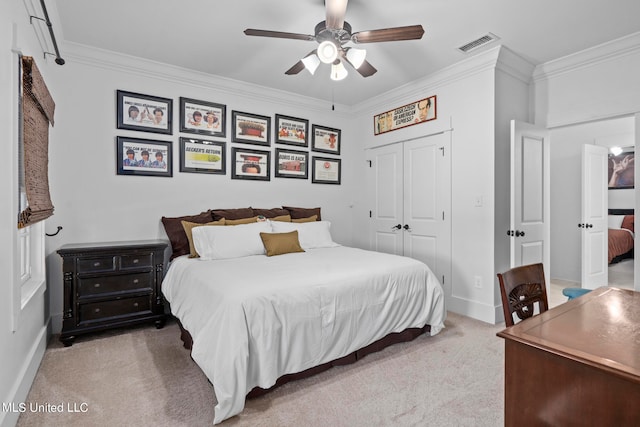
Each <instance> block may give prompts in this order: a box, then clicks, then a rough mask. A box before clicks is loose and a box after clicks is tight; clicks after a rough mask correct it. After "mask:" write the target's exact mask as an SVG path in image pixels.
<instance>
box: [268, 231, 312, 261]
mask: <svg viewBox="0 0 640 427" xmlns="http://www.w3.org/2000/svg"><path fill="white" fill-rule="evenodd" d="M260 238H261V239H262V244H263V245H264V249H265V250H266V251H267V256H274V255H284V254H290V253H294V252H304V249H302V247H301V246H300V241H299V240H298V230H293V231H291V232H289V233H260Z"/></svg>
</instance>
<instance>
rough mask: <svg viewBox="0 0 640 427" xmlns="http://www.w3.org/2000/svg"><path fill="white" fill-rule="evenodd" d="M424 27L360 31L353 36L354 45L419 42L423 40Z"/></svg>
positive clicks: (411, 26) (410, 26) (412, 26)
mask: <svg viewBox="0 0 640 427" xmlns="http://www.w3.org/2000/svg"><path fill="white" fill-rule="evenodd" d="M423 34H424V28H422V25H409V26H406V27H395V28H383V29H380V30H370V31H360V32H357V33H354V34H353V35H352V36H351V41H352V42H354V43H376V42H394V41H400V40H418V39H421V38H422V35H423Z"/></svg>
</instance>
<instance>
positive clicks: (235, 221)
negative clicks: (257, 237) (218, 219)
mask: <svg viewBox="0 0 640 427" xmlns="http://www.w3.org/2000/svg"><path fill="white" fill-rule="evenodd" d="M254 222H258V217H257V216H253V217H251V218H241V219H226V220H225V225H241V224H252V223H254Z"/></svg>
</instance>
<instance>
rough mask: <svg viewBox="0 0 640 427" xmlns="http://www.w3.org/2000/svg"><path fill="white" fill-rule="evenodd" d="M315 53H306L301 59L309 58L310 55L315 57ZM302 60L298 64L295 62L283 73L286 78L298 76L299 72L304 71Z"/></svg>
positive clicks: (315, 50) (313, 51)
mask: <svg viewBox="0 0 640 427" xmlns="http://www.w3.org/2000/svg"><path fill="white" fill-rule="evenodd" d="M316 52H317V49H314V50H312V51H311V52H309V53H307V54H306V55H305V56H304V57H303V58H302V59H304V58H306V57H308V56H311V55H315V54H316ZM302 59H301V60H300V61H298V62H296V63H295V64H294V65H293V67H291V68H289V69H288V70H287V71H285V72H284V73H285V74H286V75H288V76H292V75H294V74H298V73H299V72H300V71H302V70H304V67H305V65H304V62H302Z"/></svg>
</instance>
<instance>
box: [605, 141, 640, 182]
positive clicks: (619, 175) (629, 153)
mask: <svg viewBox="0 0 640 427" xmlns="http://www.w3.org/2000/svg"><path fill="white" fill-rule="evenodd" d="M634 151H635V150H634V147H627V148H623V149H622V152H620V153H619V154H613V153H610V154H609V159H608V163H609V175H608V177H607V183H608V184H607V185H608V186H609V190H622V189H627V188H634V187H635V180H636V179H635V172H634V163H635V152H634Z"/></svg>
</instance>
